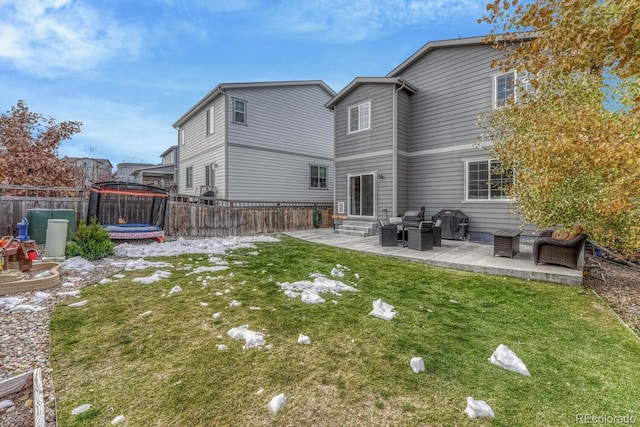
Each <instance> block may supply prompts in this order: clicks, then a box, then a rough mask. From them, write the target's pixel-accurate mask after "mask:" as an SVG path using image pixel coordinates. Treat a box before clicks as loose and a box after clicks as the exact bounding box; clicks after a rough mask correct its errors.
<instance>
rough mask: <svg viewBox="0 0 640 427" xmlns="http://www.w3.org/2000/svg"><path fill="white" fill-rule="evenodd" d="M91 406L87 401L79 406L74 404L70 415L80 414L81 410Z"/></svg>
mask: <svg viewBox="0 0 640 427" xmlns="http://www.w3.org/2000/svg"><path fill="white" fill-rule="evenodd" d="M90 408H91V405H90V404H88V403H85V404H83V405H80V406H76V407H75V408H73V409H72V410H71V415H78V414H82V413H83V412H86V411H88V410H89V409H90Z"/></svg>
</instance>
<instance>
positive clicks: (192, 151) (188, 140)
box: [178, 96, 226, 198]
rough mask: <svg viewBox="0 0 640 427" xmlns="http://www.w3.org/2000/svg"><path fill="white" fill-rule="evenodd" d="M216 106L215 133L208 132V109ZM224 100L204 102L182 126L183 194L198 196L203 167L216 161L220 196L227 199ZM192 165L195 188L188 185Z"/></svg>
mask: <svg viewBox="0 0 640 427" xmlns="http://www.w3.org/2000/svg"><path fill="white" fill-rule="evenodd" d="M212 106H214V128H215V129H214V130H215V131H214V133H212V134H209V135H207V129H206V127H207V110H208V109H209V108H211V107H212ZM225 127H226V123H225V103H224V96H218V97H216V98H215V99H214V100H213V102H210V103H208V104H206V105H204V106H203V107H202V108H201V109H200V111H198V112H197V113H196V114H194V115H193V116H192V117H191V118H190V119H189V120H188V121H187V122H186V123H184V124H183V125H182V127H181V129H184V139H185V143H184V145H181V146H180V147H179V150H180V164H179V176H180V179H179V185H180V188H179V189H178V191H179V192H180V193H181V194H188V195H199V191H200V186H201V185H204V184H205V177H204V166H205V165H208V164H213V163H216V164H217V165H216V167H215V186H216V189H217V196H218V197H220V198H225V192H224V188H225V185H224V184H225V180H224V178H225V167H226V165H225V156H224V143H225ZM189 166H192V167H193V187H192V188H186V181H187V179H186V168H187V167H189Z"/></svg>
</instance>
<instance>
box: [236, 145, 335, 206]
mask: <svg viewBox="0 0 640 427" xmlns="http://www.w3.org/2000/svg"><path fill="white" fill-rule="evenodd" d="M228 156H229V157H228V158H229V162H228V164H229V171H228V173H229V175H228V179H229V182H230V183H233V185H230V188H229V195H228V197H227V198H228V199H231V200H244V201H273V200H277V201H283V202H284V201H296V202H331V201H332V199H333V181H334V178H333V173H334V167H333V159H332V158H331V157H325V158H310V157H309V156H302V155H297V154H295V153H290V154H285V153H282V152H277V151H265V150H258V149H255V148H248V147H240V146H229V147H228ZM311 165H317V166H325V167H326V168H327V188H326V189H316V188H310V186H309V173H310V166H311Z"/></svg>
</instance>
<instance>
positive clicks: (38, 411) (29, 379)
mask: <svg viewBox="0 0 640 427" xmlns="http://www.w3.org/2000/svg"><path fill="white" fill-rule="evenodd" d="M27 388H31V389H32V395H33V396H32V399H33V425H34V427H44V426H45V416H44V391H43V387H42V371H41V369H40V368H36V369H34V370H33V371H29V372H25V373H24V374H20V375H16V376H15V377H11V378H7V379H5V380H2V381H0V398H2V397H4V396H8V395H11V394H14V393H18V392H20V391H22V390H25V389H27Z"/></svg>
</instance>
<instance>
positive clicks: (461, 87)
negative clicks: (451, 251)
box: [401, 45, 520, 234]
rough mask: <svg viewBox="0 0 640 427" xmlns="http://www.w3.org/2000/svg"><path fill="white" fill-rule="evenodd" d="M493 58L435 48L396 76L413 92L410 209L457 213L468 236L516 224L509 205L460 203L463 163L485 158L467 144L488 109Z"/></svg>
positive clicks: (476, 50)
mask: <svg viewBox="0 0 640 427" xmlns="http://www.w3.org/2000/svg"><path fill="white" fill-rule="evenodd" d="M498 53H499V52H497V51H496V50H494V49H493V48H491V47H490V46H485V45H478V46H466V47H450V48H442V49H436V50H434V51H431V52H430V53H428V54H427V55H426V56H424V57H423V58H421V59H419V60H418V61H416V62H415V63H414V64H412V66H410V67H409V68H408V69H406V70H405V71H404V72H403V73H402V75H401V77H403V78H405V79H407V80H408V81H410V82H411V83H412V84H413V85H414V86H416V87H417V88H418V91H417V92H416V93H415V94H414V95H413V96H411V97H410V103H411V111H410V119H411V120H410V125H409V134H410V142H409V150H408V151H409V185H408V190H409V192H408V199H409V207H410V208H414V207H418V206H425V207H426V214H427V216H431V215H433V214H435V213H437V212H438V211H440V210H441V209H460V210H461V211H462V212H464V213H465V214H466V215H467V216H469V218H470V225H469V232H470V233H489V234H490V233H491V232H492V231H494V230H496V229H498V228H518V226H519V225H520V220H519V218H518V217H517V216H516V215H514V214H513V213H512V212H511V211H512V209H513V206H512V205H511V204H509V203H508V202H497V201H491V202H475V201H474V202H465V201H464V198H465V197H464V161H463V160H464V159H471V158H482V157H484V158H486V156H487V155H488V152H487V151H481V150H480V149H474V148H472V145H473V144H477V143H479V142H480V140H479V135H480V133H481V131H482V130H481V129H480V128H479V127H478V126H477V124H476V123H477V118H478V115H480V114H481V113H483V112H485V111H487V109H488V108H490V107H491V99H492V78H491V76H492V75H493V74H495V73H496V70H492V69H491V68H490V62H491V60H492V59H494V58H496V57H497V55H498ZM433 149H437V152H435V153H430V154H427V155H418V154H420V152H421V151H423V150H433ZM448 149H451V151H448Z"/></svg>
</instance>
